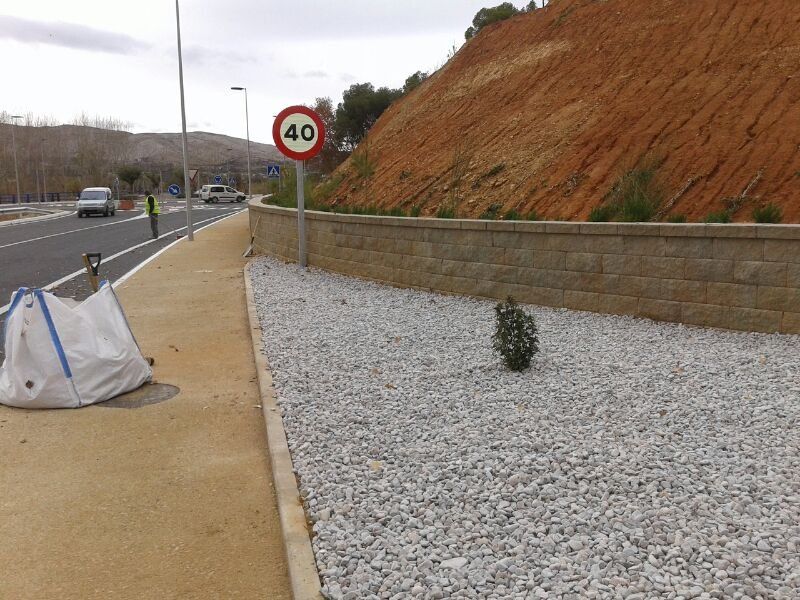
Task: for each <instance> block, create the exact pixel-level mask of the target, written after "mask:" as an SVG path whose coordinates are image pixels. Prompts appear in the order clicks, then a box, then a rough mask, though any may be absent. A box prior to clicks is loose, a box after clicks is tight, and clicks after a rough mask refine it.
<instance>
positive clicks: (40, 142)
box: [39, 138, 47, 202]
mask: <svg viewBox="0 0 800 600" xmlns="http://www.w3.org/2000/svg"><path fill="white" fill-rule="evenodd" d="M39 147H40V148H41V149H42V187H43V188H44V201H45V202H47V173H46V172H45V169H44V138H41V139H40V140H39Z"/></svg>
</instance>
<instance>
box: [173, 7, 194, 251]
mask: <svg viewBox="0 0 800 600" xmlns="http://www.w3.org/2000/svg"><path fill="white" fill-rule="evenodd" d="M175 23H176V25H177V28H178V79H179V80H180V87H181V126H182V128H183V129H182V132H183V189H184V194H185V196H186V234H187V237H188V238H189V241H190V242H191V241H192V240H194V228H193V226H192V182H191V179H190V178H189V155H188V151H187V146H188V143H187V141H186V102H185V101H184V98H183V56H182V55H181V10H180V6H179V5H178V0H175Z"/></svg>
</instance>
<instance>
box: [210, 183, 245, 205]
mask: <svg viewBox="0 0 800 600" xmlns="http://www.w3.org/2000/svg"><path fill="white" fill-rule="evenodd" d="M245 198H246V196H245V195H244V194H243V193H242V192H240V191H238V190H235V189H233V188H232V187H228V186H227V185H204V186H203V187H202V188H200V200H202V201H203V202H205V203H206V204H208V203H209V202H219V201H220V200H223V201H224V200H227V201H229V202H244V201H245Z"/></svg>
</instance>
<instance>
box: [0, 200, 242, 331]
mask: <svg viewBox="0 0 800 600" xmlns="http://www.w3.org/2000/svg"><path fill="white" fill-rule="evenodd" d="M244 210H247V209H242V210H237V211H234V212H233V213H231V214H229V215H225V216H224V217H220V216H219V215H215V216H213V217H210V218H208V219H204V220H203V221H198V222H197V223H195V225H201V224H203V223H208V222H209V221H217V222H218V221H222V220H223V219H227V218H228V217H232V216H234V215H238V214H239V213H240V212H243V211H244ZM213 224H214V223H209V225H206V226H205V227H200V228H199V229H196V230H195V231H201V230H202V229H205V228H206V227H210V226H211V225H213ZM182 229H186V225H184V226H183V227H179V228H178V229H173V230H172V231H168V232H167V233H165V234H163V235H160V236H158V238H156V239H154V240H147V241H146V242H142V243H141V244H137V245H135V246H131V247H130V248H127V249H125V250H121V251H120V252H117V253H116V254H112V255H111V256H109V257H108V258H104V259H103V263H104V264H105V263H107V262H110V261H112V260H114V259H115V258H119V257H120V256H123V255H125V254H128V253H129V252H133V251H134V250H138V249H139V248H142V247H144V246H147V245H148V244H153V243H155V242H157V241H159V240H161V239H163V238H165V237H167V236H169V235H172V234H174V233H177V232H178V231H181V230H182ZM182 239H184V238H180V239H178V240H175V241H174V242H172V243H171V244H169V245H167V246H166V247H165V248H162V250H160V251H159V252H163V251H164V250H166V248H170V247H171V246H174V245H175V244H177V243H178V242H180V241H181V240H182ZM149 259H150V257H148V258H147V259H145V261H143V263H142V264H141V266H144V264H146V263H147V262H148V261H149ZM136 270H138V269H136V267H134V269H133V270H132V271H133V272H131V271H129V272H128V273H125V275H123V277H126V278H127V277H130V276H131V275H133V273H135V272H136ZM82 274H86V269H80V270H79V271H75V272H74V273H70V274H69V275H65V276H64V277H62V278H61V279H58V280H57V281H54V282H52V283H48V284H47V285H46V286H44V287H42V288H39V289H42V290H44V291H46V292H49V291H50V290H52V289H53V288H56V287H58V286H60V285H63V284H65V283H67V282H68V281H70V280H72V279H75V278H76V277H77V276H78V275H82ZM122 281H124V280H123V279H122V278H120V279H117V281H116V282H115V283H112V286H117V285H118V284H119V283H121V282H122ZM9 308H11V303H10V302H9V303H8V304H6V305H5V306H0V317H2V316H3V315H4V314H6V313H7V312H8V309H9Z"/></svg>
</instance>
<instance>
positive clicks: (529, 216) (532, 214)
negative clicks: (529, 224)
mask: <svg viewBox="0 0 800 600" xmlns="http://www.w3.org/2000/svg"><path fill="white" fill-rule="evenodd" d="M525 220H526V221H542V220H543V219H542V218H541V217H540V216H539V213H537V212H536V211H535V210H532V211H531V212H529V213H528V214H527V215H525Z"/></svg>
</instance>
